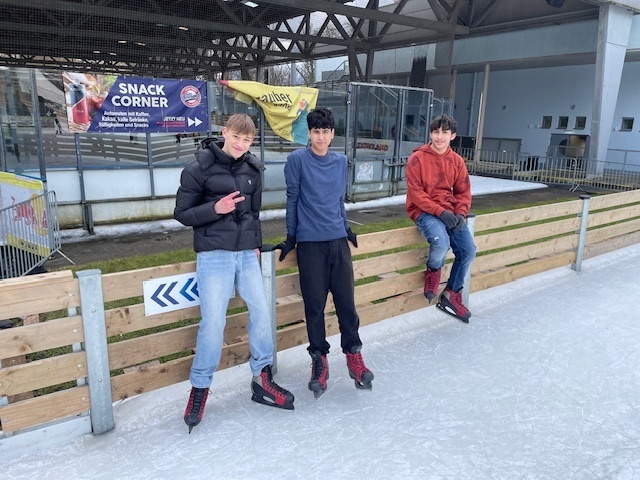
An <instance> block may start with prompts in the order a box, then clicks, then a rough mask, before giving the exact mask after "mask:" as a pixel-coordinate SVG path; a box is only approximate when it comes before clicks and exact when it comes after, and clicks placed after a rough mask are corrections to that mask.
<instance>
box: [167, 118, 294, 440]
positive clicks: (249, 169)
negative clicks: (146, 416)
mask: <svg viewBox="0 0 640 480" xmlns="http://www.w3.org/2000/svg"><path fill="white" fill-rule="evenodd" d="M255 132H256V127H255V124H254V123H253V120H252V119H251V117H249V116H248V115H243V114H236V115H232V116H231V117H230V118H229V121H228V122H227V125H226V127H224V128H223V129H222V136H223V138H224V141H223V142H216V141H215V140H214V139H211V138H208V139H206V140H203V141H202V142H201V144H200V147H199V148H198V150H197V152H196V160H195V161H194V162H192V163H190V164H188V165H187V166H186V167H185V168H184V170H183V171H182V175H181V177H180V188H179V189H178V193H177V196H176V208H175V210H174V217H175V219H176V220H178V221H179V222H180V223H182V224H184V225H188V226H191V227H193V246H194V249H195V251H196V253H197V260H196V274H197V280H198V293H199V296H200V311H201V314H202V319H201V320H200V325H199V328H198V337H197V340H196V355H195V358H194V360H193V365H192V366H191V375H190V377H189V379H190V381H191V385H192V389H191V395H190V397H189V403H188V405H187V409H186V411H185V413H184V420H185V422H186V424H187V425H188V426H189V432H191V429H192V428H193V427H194V426H196V425H198V423H200V421H201V420H202V415H203V413H204V405H205V403H206V400H207V395H208V393H209V387H210V386H211V383H212V380H213V372H215V370H216V368H217V367H218V363H219V362H220V355H221V353H222V341H223V332H224V327H225V324H226V311H227V305H228V303H229V298H231V297H232V296H233V294H234V289H235V290H237V291H238V293H239V294H240V296H241V297H242V299H243V300H244V301H245V303H246V304H247V307H248V309H249V323H248V325H247V330H248V333H249V347H250V350H251V357H250V359H249V365H250V367H251V372H252V373H253V382H252V383H251V389H252V392H253V396H252V397H251V398H252V400H254V401H256V402H259V403H263V404H266V405H272V406H275V407H280V408H285V409H288V410H292V409H293V401H294V398H293V395H292V394H291V393H290V392H288V391H287V390H285V389H284V388H281V387H280V386H278V385H277V384H276V383H275V382H274V381H273V377H272V372H271V365H272V363H273V338H272V334H271V322H270V319H269V310H268V307H267V301H266V297H265V295H264V286H263V283H262V274H261V271H260V262H259V258H260V247H261V246H262V231H261V228H260V220H259V215H260V206H261V203H262V181H261V171H262V169H263V167H262V163H261V162H260V160H258V159H257V158H256V157H255V156H254V155H252V154H251V153H250V152H249V147H250V146H251V143H252V142H253V138H254V136H255Z"/></svg>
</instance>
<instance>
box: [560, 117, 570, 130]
mask: <svg viewBox="0 0 640 480" xmlns="http://www.w3.org/2000/svg"><path fill="white" fill-rule="evenodd" d="M568 126H569V117H558V127H557V128H559V129H561V130H566V129H567V127H568Z"/></svg>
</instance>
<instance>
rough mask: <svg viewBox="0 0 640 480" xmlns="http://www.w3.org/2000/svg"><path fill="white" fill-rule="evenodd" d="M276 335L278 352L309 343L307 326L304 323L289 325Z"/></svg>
mask: <svg viewBox="0 0 640 480" xmlns="http://www.w3.org/2000/svg"><path fill="white" fill-rule="evenodd" d="M276 335H277V340H276V343H277V347H278V351H281V350H286V349H287V348H292V347H297V346H298V345H304V344H305V343H309V338H308V336H307V324H306V323H304V322H303V323H297V324H295V325H289V326H288V327H285V328H283V329H281V330H278V332H277V333H276Z"/></svg>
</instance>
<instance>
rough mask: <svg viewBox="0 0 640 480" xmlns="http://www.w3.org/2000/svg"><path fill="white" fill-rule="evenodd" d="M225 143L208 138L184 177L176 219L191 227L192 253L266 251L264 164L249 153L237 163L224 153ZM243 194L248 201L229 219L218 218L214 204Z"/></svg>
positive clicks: (219, 216) (225, 217) (237, 208)
mask: <svg viewBox="0 0 640 480" xmlns="http://www.w3.org/2000/svg"><path fill="white" fill-rule="evenodd" d="M223 145H224V143H223V142H217V141H216V139H214V138H207V139H206V140H203V141H202V142H201V143H200V146H199V147H198V150H197V151H196V160H195V161H193V162H191V163H189V164H188V165H187V166H186V167H185V168H184V170H183V171H182V175H181V176H180V188H179V189H178V193H177V195H176V208H175V210H174V212H173V216H174V218H175V219H176V220H178V221H179V222H180V223H182V224H183V225H187V226H190V227H193V248H194V250H195V251H196V252H202V251H207V250H216V249H221V250H231V251H239V250H250V249H254V248H260V247H261V246H262V231H261V228H260V220H259V219H258V216H259V214H260V206H261V204H262V179H261V171H262V170H263V166H262V163H261V162H260V160H258V159H257V158H256V157H255V156H254V155H252V154H251V153H249V152H247V153H245V154H244V155H243V156H242V157H240V158H239V159H237V160H235V159H234V158H233V157H231V156H230V155H227V154H226V153H224V152H223V151H222V147H223ZM235 191H239V192H240V195H242V196H244V198H245V199H244V201H242V202H239V203H237V204H236V209H235V210H234V211H233V212H231V213H227V214H225V215H218V214H217V213H216V212H215V211H214V209H213V206H214V204H215V203H216V202H217V201H218V200H220V199H221V198H222V197H224V196H226V195H229V194H230V193H231V192H235Z"/></svg>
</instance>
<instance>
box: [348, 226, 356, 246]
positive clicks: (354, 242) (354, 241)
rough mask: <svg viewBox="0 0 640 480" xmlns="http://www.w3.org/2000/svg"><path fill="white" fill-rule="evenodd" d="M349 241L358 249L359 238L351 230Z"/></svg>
mask: <svg viewBox="0 0 640 480" xmlns="http://www.w3.org/2000/svg"><path fill="white" fill-rule="evenodd" d="M347 240H349V241H350V242H351V243H352V244H353V246H354V247H356V248H358V236H357V235H356V234H355V233H354V231H353V230H351V229H349V230H347Z"/></svg>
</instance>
